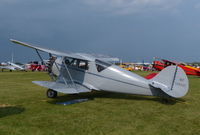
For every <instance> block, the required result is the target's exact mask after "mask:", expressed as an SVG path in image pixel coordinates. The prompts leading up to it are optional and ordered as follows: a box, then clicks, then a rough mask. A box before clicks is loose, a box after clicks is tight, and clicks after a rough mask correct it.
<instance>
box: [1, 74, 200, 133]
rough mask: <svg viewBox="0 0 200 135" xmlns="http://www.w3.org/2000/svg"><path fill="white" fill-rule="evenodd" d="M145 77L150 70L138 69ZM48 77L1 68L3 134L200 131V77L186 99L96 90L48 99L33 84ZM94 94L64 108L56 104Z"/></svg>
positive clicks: (190, 77)
mask: <svg viewBox="0 0 200 135" xmlns="http://www.w3.org/2000/svg"><path fill="white" fill-rule="evenodd" d="M137 73H138V74H141V75H146V74H148V73H149V72H137ZM33 80H49V77H48V76H47V74H46V73H42V72H41V73H40V72H0V135H12V134H13V135H22V134H24V135H134V134H137V135H147V134H148V135H157V134H158V135H169V134H170V135H177V134H180V135H197V134H200V78H199V77H195V76H189V80H190V91H189V93H188V94H187V96H185V97H184V98H182V99H181V100H171V101H170V102H169V103H167V104H166V103H164V102H162V101H161V99H160V98H157V97H148V96H136V95H128V94H118V93H108V92H92V93H86V94H80V95H62V94H59V97H58V98H56V99H48V98H46V89H45V88H42V87H39V86H36V85H34V84H32V83H31V81H33ZM79 98H89V99H90V100H89V101H87V102H83V103H78V104H73V105H68V106H63V105H57V104H55V103H56V102H61V101H68V100H72V99H79Z"/></svg>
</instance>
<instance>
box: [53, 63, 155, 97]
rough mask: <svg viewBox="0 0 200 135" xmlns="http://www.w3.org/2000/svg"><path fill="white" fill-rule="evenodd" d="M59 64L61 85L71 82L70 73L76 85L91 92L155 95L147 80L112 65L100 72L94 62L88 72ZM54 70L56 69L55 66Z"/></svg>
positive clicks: (90, 64)
mask: <svg viewBox="0 0 200 135" xmlns="http://www.w3.org/2000/svg"><path fill="white" fill-rule="evenodd" d="M60 61H62V60H60ZM57 63H58V64H57V65H60V75H59V77H58V80H57V81H58V82H60V83H65V81H66V80H67V81H69V80H70V77H69V73H70V75H71V77H72V79H73V81H74V82H75V83H78V84H81V85H83V86H85V87H87V88H88V89H91V90H103V91H109V92H119V93H129V94H139V95H154V94H153V93H154V92H153V91H152V89H151V87H150V85H149V81H148V80H147V79H145V78H143V77H141V76H139V75H137V74H134V73H132V72H130V71H127V70H124V69H122V68H120V67H118V66H116V65H111V66H109V67H107V68H106V69H105V70H103V71H101V72H98V71H97V68H96V63H95V62H94V61H90V62H89V63H88V64H89V69H88V70H83V69H80V68H78V67H74V66H70V65H69V66H67V69H66V68H65V65H64V64H62V63H61V62H59V61H58V60H57ZM59 63H60V64H59ZM54 69H56V68H55V65H54ZM68 71H69V72H68ZM54 72H56V71H54Z"/></svg>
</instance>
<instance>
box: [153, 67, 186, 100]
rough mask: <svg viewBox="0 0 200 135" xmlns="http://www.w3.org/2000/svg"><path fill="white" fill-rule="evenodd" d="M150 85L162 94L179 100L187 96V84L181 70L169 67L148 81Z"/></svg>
mask: <svg viewBox="0 0 200 135" xmlns="http://www.w3.org/2000/svg"><path fill="white" fill-rule="evenodd" d="M150 85H151V86H153V87H155V88H160V89H161V90H162V91H163V92H164V93H166V94H168V95H169V96H171V97H174V98H180V97H183V96H185V95H186V94H187V92H188V88H189V83H188V78H187V76H186V74H185V72H184V71H183V69H182V68H180V67H178V66H169V67H167V68H165V69H163V70H162V71H161V72H159V73H158V75H156V76H155V77H154V78H152V79H151V80H150Z"/></svg>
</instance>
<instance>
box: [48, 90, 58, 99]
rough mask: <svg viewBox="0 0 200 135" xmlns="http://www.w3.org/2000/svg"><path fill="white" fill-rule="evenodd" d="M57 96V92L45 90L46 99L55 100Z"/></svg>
mask: <svg viewBox="0 0 200 135" xmlns="http://www.w3.org/2000/svg"><path fill="white" fill-rule="evenodd" d="M57 95H58V93H57V91H54V90H52V89H48V90H47V97H48V98H55V97H57Z"/></svg>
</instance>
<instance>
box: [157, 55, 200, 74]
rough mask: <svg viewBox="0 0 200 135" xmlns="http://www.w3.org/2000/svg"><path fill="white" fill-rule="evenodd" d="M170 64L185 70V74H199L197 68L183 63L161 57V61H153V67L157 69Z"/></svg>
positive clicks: (159, 69) (199, 70)
mask: <svg viewBox="0 0 200 135" xmlns="http://www.w3.org/2000/svg"><path fill="white" fill-rule="evenodd" d="M170 65H178V66H179V67H181V68H182V69H183V70H184V71H185V73H186V74H187V75H196V76H200V69H199V68H195V67H191V66H188V65H186V64H184V63H179V62H174V61H169V60H164V59H162V61H154V62H153V67H154V69H156V70H158V71H161V70H162V69H164V68H165V67H167V66H170Z"/></svg>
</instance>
